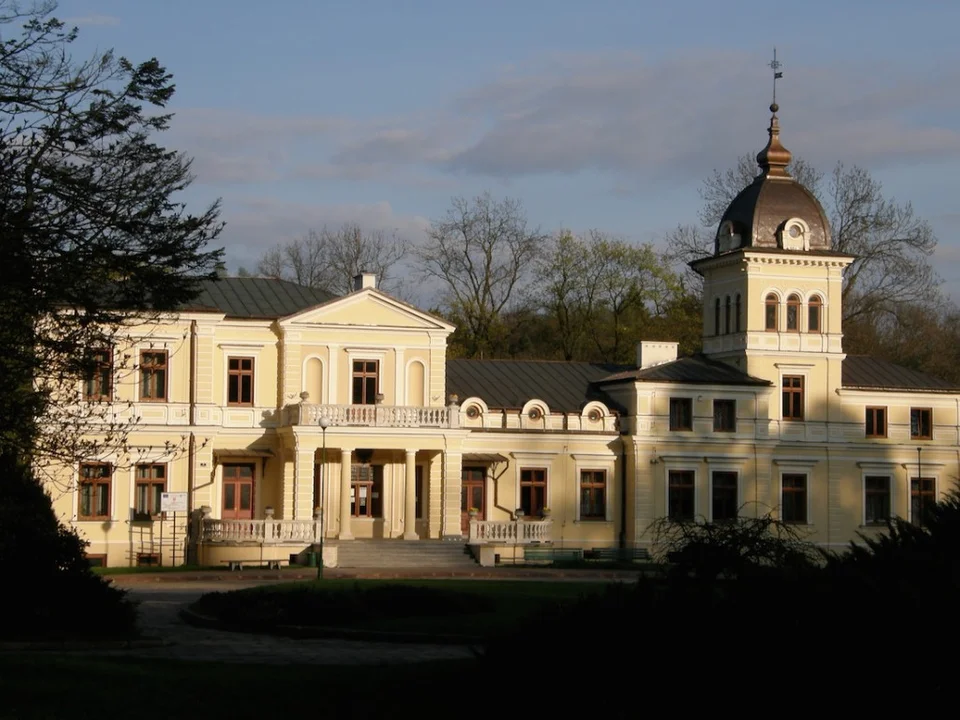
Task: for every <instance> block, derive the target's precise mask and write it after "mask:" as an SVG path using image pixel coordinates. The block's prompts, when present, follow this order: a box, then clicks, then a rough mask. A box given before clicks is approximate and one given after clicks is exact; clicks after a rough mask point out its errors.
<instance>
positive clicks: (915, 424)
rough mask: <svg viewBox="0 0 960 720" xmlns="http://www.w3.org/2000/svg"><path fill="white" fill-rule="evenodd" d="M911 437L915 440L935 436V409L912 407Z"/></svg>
mask: <svg viewBox="0 0 960 720" xmlns="http://www.w3.org/2000/svg"><path fill="white" fill-rule="evenodd" d="M910 437H911V439H913V440H929V439H930V438H932V437H933V410H931V409H930V408H910Z"/></svg>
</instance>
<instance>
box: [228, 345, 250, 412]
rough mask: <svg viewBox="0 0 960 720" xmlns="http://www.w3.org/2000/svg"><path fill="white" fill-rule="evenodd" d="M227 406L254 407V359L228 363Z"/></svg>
mask: <svg viewBox="0 0 960 720" xmlns="http://www.w3.org/2000/svg"><path fill="white" fill-rule="evenodd" d="M227 404H228V405H253V358H244V357H236V358H230V359H229V360H228V361H227Z"/></svg>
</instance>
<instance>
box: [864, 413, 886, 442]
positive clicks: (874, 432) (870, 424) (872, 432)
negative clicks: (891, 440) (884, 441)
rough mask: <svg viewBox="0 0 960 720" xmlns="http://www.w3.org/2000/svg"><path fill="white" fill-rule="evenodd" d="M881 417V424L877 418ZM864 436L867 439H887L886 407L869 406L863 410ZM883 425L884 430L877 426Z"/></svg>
mask: <svg viewBox="0 0 960 720" xmlns="http://www.w3.org/2000/svg"><path fill="white" fill-rule="evenodd" d="M871 414H872V415H873V417H871ZM878 415H879V416H880V422H879V423H878V422H877V416H878ZM863 424H864V428H863V436H864V437H866V438H886V437H887V406H886V405H867V406H866V407H865V408H864V409H863ZM878 424H879V425H882V426H883V427H882V428H878V427H877V426H878Z"/></svg>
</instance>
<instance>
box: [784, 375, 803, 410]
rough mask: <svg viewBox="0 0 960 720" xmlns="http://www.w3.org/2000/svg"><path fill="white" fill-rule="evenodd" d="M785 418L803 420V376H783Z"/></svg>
mask: <svg viewBox="0 0 960 720" xmlns="http://www.w3.org/2000/svg"><path fill="white" fill-rule="evenodd" d="M782 392H783V419H784V420H803V376H802V375H784V376H783V391H782Z"/></svg>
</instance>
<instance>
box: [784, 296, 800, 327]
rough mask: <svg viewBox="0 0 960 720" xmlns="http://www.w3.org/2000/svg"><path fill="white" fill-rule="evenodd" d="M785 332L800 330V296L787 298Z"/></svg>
mask: <svg viewBox="0 0 960 720" xmlns="http://www.w3.org/2000/svg"><path fill="white" fill-rule="evenodd" d="M787 332H800V296H799V295H796V294H794V295H791V296H790V297H788V298H787Z"/></svg>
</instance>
